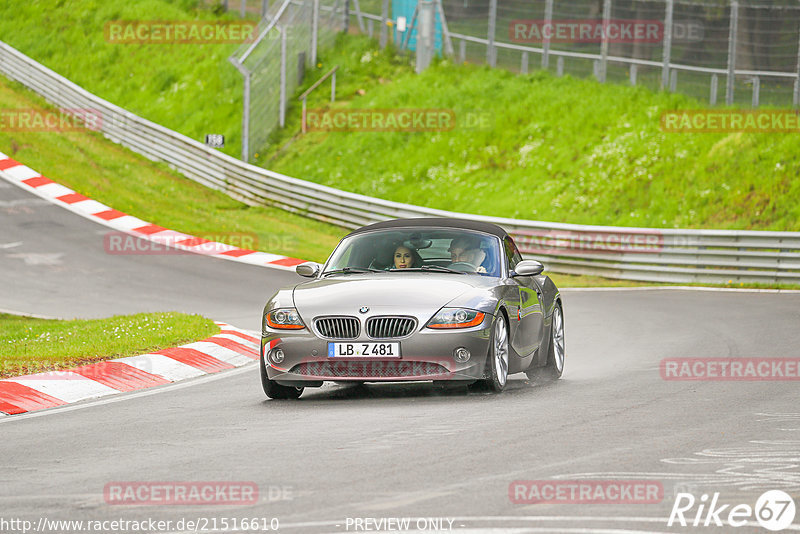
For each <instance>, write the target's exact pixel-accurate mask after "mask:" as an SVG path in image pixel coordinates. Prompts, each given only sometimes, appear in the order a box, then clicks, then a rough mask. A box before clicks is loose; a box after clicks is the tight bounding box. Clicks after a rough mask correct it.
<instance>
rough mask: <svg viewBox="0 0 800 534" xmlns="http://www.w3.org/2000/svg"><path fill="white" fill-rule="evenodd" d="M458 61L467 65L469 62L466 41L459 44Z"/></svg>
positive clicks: (462, 40)
mask: <svg viewBox="0 0 800 534" xmlns="http://www.w3.org/2000/svg"><path fill="white" fill-rule="evenodd" d="M458 59H459V60H460V61H461V63H466V61H467V42H466V41H465V40H464V39H461V41H460V42H459V43H458Z"/></svg>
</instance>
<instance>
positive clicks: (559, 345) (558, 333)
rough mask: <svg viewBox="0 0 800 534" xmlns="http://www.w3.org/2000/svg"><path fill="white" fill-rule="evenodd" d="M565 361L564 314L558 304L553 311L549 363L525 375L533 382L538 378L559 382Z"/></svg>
mask: <svg viewBox="0 0 800 534" xmlns="http://www.w3.org/2000/svg"><path fill="white" fill-rule="evenodd" d="M565 359H566V350H565V341H564V312H563V311H562V310H561V304H559V303H558V302H556V306H555V308H554V309H553V320H552V322H551V326H550V347H549V349H548V350H547V363H546V364H545V366H544V367H535V368H531V369H528V370H527V371H526V372H525V374H527V375H528V378H530V379H531V380H535V379H537V378H543V379H545V380H558V379H559V378H561V375H562V374H563V373H564V360H565Z"/></svg>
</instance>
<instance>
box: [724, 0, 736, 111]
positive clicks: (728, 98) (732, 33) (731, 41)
mask: <svg viewBox="0 0 800 534" xmlns="http://www.w3.org/2000/svg"><path fill="white" fill-rule="evenodd" d="M730 22H731V24H730V30H729V33H728V80H727V83H726V86H725V104H727V105H728V106H730V105H731V104H733V83H734V81H735V78H736V34H737V33H738V28H739V2H738V1H737V0H733V1H732V2H731V21H730Z"/></svg>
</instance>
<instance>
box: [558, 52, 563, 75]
mask: <svg viewBox="0 0 800 534" xmlns="http://www.w3.org/2000/svg"><path fill="white" fill-rule="evenodd" d="M563 75H564V56H558V59H557V60H556V76H563Z"/></svg>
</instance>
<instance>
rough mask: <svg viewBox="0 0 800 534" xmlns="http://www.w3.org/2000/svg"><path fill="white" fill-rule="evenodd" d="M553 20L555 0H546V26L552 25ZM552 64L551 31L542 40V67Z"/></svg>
mask: <svg viewBox="0 0 800 534" xmlns="http://www.w3.org/2000/svg"><path fill="white" fill-rule="evenodd" d="M552 22H553V0H546V1H545V3H544V27H546V28H550V27H552ZM549 64H550V32H547V35H546V36H545V37H544V41H543V42H542V68H543V69H546V68H547V66H548V65H549Z"/></svg>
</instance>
